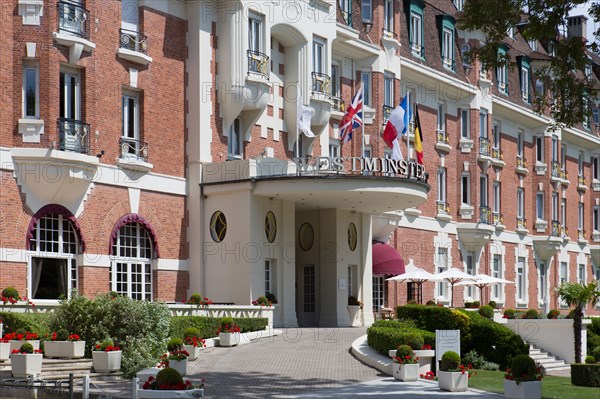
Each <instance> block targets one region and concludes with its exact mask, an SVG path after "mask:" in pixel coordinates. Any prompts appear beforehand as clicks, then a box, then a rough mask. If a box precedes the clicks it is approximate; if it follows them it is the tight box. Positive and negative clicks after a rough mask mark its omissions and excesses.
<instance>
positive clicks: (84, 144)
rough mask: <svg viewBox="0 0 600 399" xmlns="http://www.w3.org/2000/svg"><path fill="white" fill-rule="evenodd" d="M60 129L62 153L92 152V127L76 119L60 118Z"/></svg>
mask: <svg viewBox="0 0 600 399" xmlns="http://www.w3.org/2000/svg"><path fill="white" fill-rule="evenodd" d="M56 125H57V129H58V136H59V142H58V149H59V150H61V151H71V152H79V153H81V154H88V153H89V151H90V125H89V124H87V123H85V122H82V121H78V120H75V119H68V118H59V119H58V120H57V122H56Z"/></svg>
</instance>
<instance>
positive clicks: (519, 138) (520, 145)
mask: <svg viewBox="0 0 600 399" xmlns="http://www.w3.org/2000/svg"><path fill="white" fill-rule="evenodd" d="M523 136H525V134H524V133H523V131H519V132H517V156H519V157H522V156H523Z"/></svg>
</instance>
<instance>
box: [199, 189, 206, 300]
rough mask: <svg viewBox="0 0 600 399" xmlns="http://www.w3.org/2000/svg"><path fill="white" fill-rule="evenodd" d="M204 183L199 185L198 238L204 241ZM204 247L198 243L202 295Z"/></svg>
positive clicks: (204, 273)
mask: <svg viewBox="0 0 600 399" xmlns="http://www.w3.org/2000/svg"><path fill="white" fill-rule="evenodd" d="M204 201H205V197H204V183H200V236H201V237H202V238H203V239H204V232H205V229H204V224H205V219H206V217H205V215H204ZM205 251H206V245H205V243H203V242H202V243H200V278H201V279H202V295H204V294H205V293H206V263H205V261H204V260H205V255H206V253H205Z"/></svg>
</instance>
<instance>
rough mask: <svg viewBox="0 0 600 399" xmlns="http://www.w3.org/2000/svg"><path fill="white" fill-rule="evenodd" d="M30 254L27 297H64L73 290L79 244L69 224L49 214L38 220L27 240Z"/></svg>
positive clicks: (66, 220) (75, 287) (75, 286)
mask: <svg viewBox="0 0 600 399" xmlns="http://www.w3.org/2000/svg"><path fill="white" fill-rule="evenodd" d="M29 250H30V251H32V252H33V256H32V257H31V263H30V271H29V273H30V274H29V275H30V276H31V278H30V279H29V281H28V282H29V286H28V291H29V295H28V297H29V298H31V299H60V298H61V297H65V298H68V297H69V296H70V295H71V290H75V289H77V280H78V277H77V262H76V256H77V255H78V254H79V253H80V243H79V242H78V236H77V233H76V232H75V227H74V226H73V223H72V222H71V221H70V220H69V219H68V218H67V217H65V216H64V215H62V214H59V213H49V214H46V215H44V216H42V217H40V218H39V219H38V221H37V223H36V224H35V227H34V230H33V234H32V237H31V238H30V240H29Z"/></svg>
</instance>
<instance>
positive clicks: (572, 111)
mask: <svg viewBox="0 0 600 399" xmlns="http://www.w3.org/2000/svg"><path fill="white" fill-rule="evenodd" d="M587 2H588V1H587V0H570V1H565V0H468V1H465V5H464V9H463V13H462V15H460V16H459V18H458V24H457V26H458V27H459V28H460V29H463V30H467V31H481V32H482V33H483V35H484V37H485V42H484V43H482V46H481V47H480V48H478V49H473V50H471V54H470V56H471V57H472V58H473V59H474V58H478V59H479V60H480V61H481V62H483V64H484V65H485V66H486V67H487V68H488V69H489V68H498V67H502V66H508V67H511V59H510V56H509V55H508V54H507V55H506V56H503V57H499V56H498V48H499V47H500V45H501V44H502V43H503V42H504V40H505V38H506V32H507V30H508V29H509V28H518V29H519V32H520V33H521V34H522V35H523V37H524V38H525V39H526V40H536V41H540V42H541V43H543V44H544V45H545V46H546V48H547V49H549V48H552V51H553V53H554V56H553V57H549V59H548V60H547V61H546V62H544V63H543V66H541V67H540V68H538V69H537V71H536V75H535V78H536V79H541V80H542V81H543V82H545V84H547V88H548V90H545V92H544V93H536V97H535V98H534V100H533V105H534V108H535V110H536V111H537V112H542V111H544V110H549V112H550V115H551V116H552V118H553V119H554V121H555V123H556V124H557V125H558V126H574V125H576V124H577V123H580V122H582V121H583V119H584V115H585V114H589V112H590V108H589V106H588V104H589V103H590V97H592V96H594V93H595V92H597V90H598V87H594V85H593V83H592V80H590V79H586V77H585V75H584V74H583V73H582V72H581V71H583V70H584V69H585V64H586V63H588V62H589V59H588V55H587V52H588V51H594V52H596V53H597V54H598V53H599V51H600V29H598V30H596V31H595V32H594V36H595V37H594V40H588V42H587V43H585V42H583V41H582V40H580V39H579V38H576V37H571V38H567V37H566V33H565V32H566V26H567V17H568V16H569V13H570V12H571V10H573V9H574V8H576V7H577V6H578V5H581V4H586V3H587ZM590 15H591V16H592V18H593V20H594V21H595V22H600V5H599V4H598V3H594V4H592V6H591V7H590ZM590 23H591V21H590ZM577 71H578V72H577Z"/></svg>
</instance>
